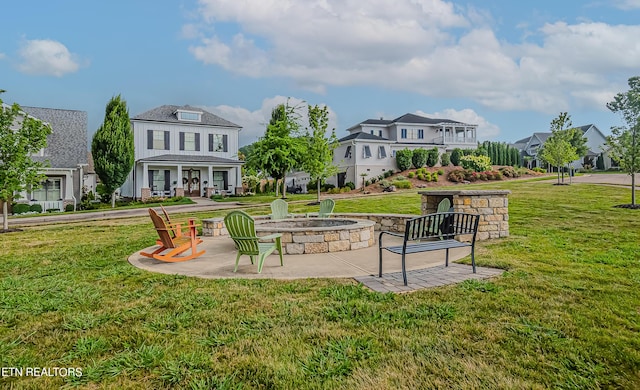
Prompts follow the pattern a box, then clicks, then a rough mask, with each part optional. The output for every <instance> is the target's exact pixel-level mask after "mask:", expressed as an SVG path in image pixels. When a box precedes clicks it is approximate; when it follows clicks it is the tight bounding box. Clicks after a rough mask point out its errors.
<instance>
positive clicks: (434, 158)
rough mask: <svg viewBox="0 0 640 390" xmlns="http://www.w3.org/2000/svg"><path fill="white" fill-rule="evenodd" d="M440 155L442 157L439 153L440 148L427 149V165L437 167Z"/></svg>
mask: <svg viewBox="0 0 640 390" xmlns="http://www.w3.org/2000/svg"><path fill="white" fill-rule="evenodd" d="M438 157H440V155H439V154H438V148H436V147H433V148H432V149H429V150H428V151H427V165H428V166H430V167H435V166H436V164H437V163H438Z"/></svg>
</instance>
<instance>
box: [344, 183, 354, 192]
mask: <svg viewBox="0 0 640 390" xmlns="http://www.w3.org/2000/svg"><path fill="white" fill-rule="evenodd" d="M344 186H345V187H349V188H350V189H352V190H355V189H356V185H355V184H354V183H353V182H352V181H348V182H346V183H344Z"/></svg>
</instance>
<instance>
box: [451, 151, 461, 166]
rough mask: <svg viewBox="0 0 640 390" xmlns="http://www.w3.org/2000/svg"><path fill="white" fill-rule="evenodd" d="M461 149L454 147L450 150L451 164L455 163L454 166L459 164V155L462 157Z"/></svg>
mask: <svg viewBox="0 0 640 390" xmlns="http://www.w3.org/2000/svg"><path fill="white" fill-rule="evenodd" d="M462 155H463V154H462V149H460V148H455V149H453V151H451V164H453V165H455V166H459V165H460V157H462Z"/></svg>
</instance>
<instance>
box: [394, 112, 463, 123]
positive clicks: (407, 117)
mask: <svg viewBox="0 0 640 390" xmlns="http://www.w3.org/2000/svg"><path fill="white" fill-rule="evenodd" d="M391 123H424V124H428V125H437V124H439V123H459V124H461V125H462V124H464V123H462V122H458V121H452V120H451V119H436V118H427V117H424V116H420V115H416V114H404V115H402V116H399V117H397V118H396V119H394V120H392V121H391Z"/></svg>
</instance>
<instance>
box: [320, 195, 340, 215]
mask: <svg viewBox="0 0 640 390" xmlns="http://www.w3.org/2000/svg"><path fill="white" fill-rule="evenodd" d="M335 205H336V202H335V200H333V199H323V200H321V201H320V212H319V213H318V217H320V218H329V216H330V215H331V214H333V208H334V207H335Z"/></svg>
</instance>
